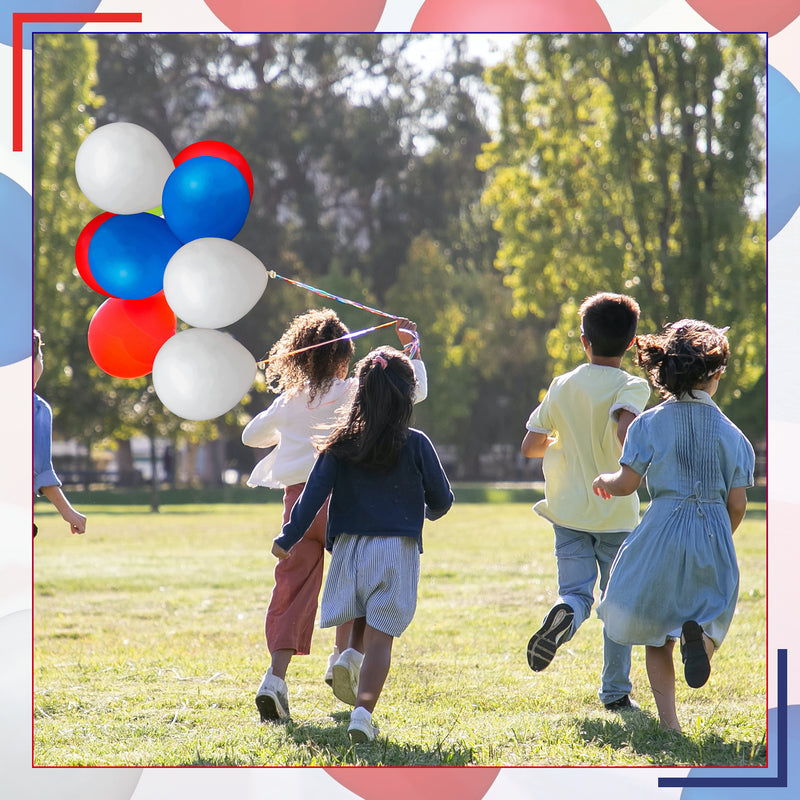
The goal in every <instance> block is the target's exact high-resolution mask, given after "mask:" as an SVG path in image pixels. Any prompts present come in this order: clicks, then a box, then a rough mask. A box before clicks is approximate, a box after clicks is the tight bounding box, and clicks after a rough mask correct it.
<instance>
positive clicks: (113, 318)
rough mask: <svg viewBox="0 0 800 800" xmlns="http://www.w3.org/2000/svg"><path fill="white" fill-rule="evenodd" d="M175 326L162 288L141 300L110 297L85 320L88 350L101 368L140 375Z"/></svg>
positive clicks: (129, 375)
mask: <svg viewBox="0 0 800 800" xmlns="http://www.w3.org/2000/svg"><path fill="white" fill-rule="evenodd" d="M177 327H178V320H177V318H176V317H175V313H174V312H173V310H172V309H171V308H170V307H169V305H168V303H167V300H166V298H165V297H164V292H163V291H162V292H158V293H157V294H154V295H152V296H151V297H145V298H144V299H143V300H121V299H120V298H117V297H111V298H109V299H108V300H106V301H105V302H104V303H103V304H102V305H101V306H100V308H98V309H97V311H95V312H94V316H93V317H92V320H91V322H90V323H89V352H90V353H91V354H92V358H93V359H94V363H95V364H97V366H98V367H100V369H102V370H103V372H107V373H108V374H109V375H113V376H114V377H116V378H140V377H142V376H143V375H148V374H149V373H150V372H152V371H153V361H155V357H156V354H157V353H158V351H159V350H160V349H161V345H163V344H164V342H166V341H167V339H169V338H170V337H171V336H174V335H175V331H176V330H177Z"/></svg>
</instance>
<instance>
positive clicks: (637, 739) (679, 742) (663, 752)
mask: <svg viewBox="0 0 800 800" xmlns="http://www.w3.org/2000/svg"><path fill="white" fill-rule="evenodd" d="M580 735H581V738H582V739H583V740H584V741H585V742H586V743H587V744H590V743H591V744H595V745H597V744H600V745H602V746H604V747H610V748H611V749H613V750H625V749H630V750H632V751H634V752H635V753H637V754H638V755H644V756H646V757H647V758H648V760H649V761H650V762H652V764H653V766H661V767H669V766H695V767H766V765H767V747H766V743H765V742H764V741H758V742H753V741H726V740H725V739H723V738H722V737H720V736H717V735H716V734H712V733H707V734H703V735H700V736H689V735H686V734H685V733H675V732H672V731H662V730H661V729H660V728H659V726H658V718H657V717H655V716H653V715H652V714H650V713H649V712H647V711H630V712H626V713H624V714H620V715H618V716H616V717H615V718H614V719H612V720H600V719H597V718H588V717H587V718H584V720H583V722H582V724H581V726H580Z"/></svg>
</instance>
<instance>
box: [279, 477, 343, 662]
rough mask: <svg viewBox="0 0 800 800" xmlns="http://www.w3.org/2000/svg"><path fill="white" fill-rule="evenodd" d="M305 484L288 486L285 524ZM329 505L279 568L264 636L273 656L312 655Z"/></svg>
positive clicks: (284, 494) (284, 504)
mask: <svg viewBox="0 0 800 800" xmlns="http://www.w3.org/2000/svg"><path fill="white" fill-rule="evenodd" d="M304 486H305V484H304V483H295V484H293V485H292V486H287V487H286V489H284V492H283V522H284V523H285V522H287V521H288V519H289V514H290V513H291V511H292V506H293V505H294V503H295V501H296V500H297V498H298V497H299V496H300V493H301V492H302V491H303V487H304ZM327 521H328V504H327V503H326V504H325V505H324V506H323V507H322V508H321V509H320V510H319V513H318V514H317V516H316V517H315V518H314V521H313V522H312V523H311V527H310V528H309V529H308V530H307V531H306V533H305V535H304V536H303V538H302V539H301V540H300V541H299V542H298V543H297V544H296V545H295V546H294V547H293V548H292V549H291V550H290V551H289V557H288V558H284V559H283V560H281V561H278V563H277V564H276V566H275V586H274V588H273V589H272V597H271V598H270V601H269V607H268V608H267V618H266V621H265V623H264V632H265V634H266V637H267V648H268V649H269V652H270V653H274V652H275V651H276V650H293V651H294V653H295V655H300V656H305V655H308V653H309V652H310V651H311V636H312V634H313V632H314V620H315V619H316V616H317V604H318V602H319V591H320V588H321V587H322V570H323V564H324V560H325V526H326V524H327Z"/></svg>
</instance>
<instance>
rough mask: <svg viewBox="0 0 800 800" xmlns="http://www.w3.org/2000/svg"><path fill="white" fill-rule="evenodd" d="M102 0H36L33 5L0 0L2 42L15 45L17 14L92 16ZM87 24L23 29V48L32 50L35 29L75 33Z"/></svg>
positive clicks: (41, 24) (46, 24)
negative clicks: (32, 33) (32, 29)
mask: <svg viewBox="0 0 800 800" xmlns="http://www.w3.org/2000/svg"><path fill="white" fill-rule="evenodd" d="M99 5H100V0H35V2H32V3H21V2H18V1H17V2H13V0H6V2H3V0H0V42H2V43H3V44H7V45H8V46H9V47H11V46H12V43H13V17H12V14H14V13H15V12H28V13H34V12H35V13H37V14H84V13H85V14H91V13H93V12H94V11H96V10H97V7H98V6H99ZM85 24H86V23H85V22H37V23H36V24H35V25H33V24H32V23H31V24H28V25H24V26H23V28H22V46H23V47H24V48H25V50H30V49H31V39H32V37H31V31H30V28H31V27H34V28H35V29H36V32H37V33H40V32H45V31H51V32H52V31H60V32H65V33H74V32H75V31H79V30H80V29H81V28H82V27H83V26H84V25H85Z"/></svg>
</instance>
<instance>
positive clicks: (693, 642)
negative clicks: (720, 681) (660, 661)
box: [681, 620, 711, 689]
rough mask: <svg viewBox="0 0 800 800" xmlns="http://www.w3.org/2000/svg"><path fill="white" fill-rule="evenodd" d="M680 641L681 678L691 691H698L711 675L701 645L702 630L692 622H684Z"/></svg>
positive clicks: (706, 655) (704, 649) (709, 666)
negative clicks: (684, 679)
mask: <svg viewBox="0 0 800 800" xmlns="http://www.w3.org/2000/svg"><path fill="white" fill-rule="evenodd" d="M681 639H682V641H681V658H682V659H683V677H684V678H686V683H687V684H688V685H689V686H690V687H691V688H692V689H699V688H700V687H701V686H705V684H706V681H708V677H709V675H711V663H710V662H709V660H708V653H706V648H705V644H704V643H703V628H702V627H701V626H700V625H698V624H697V623H696V622H695V621H694V620H689V621H688V622H684V623H683V627H682V628H681Z"/></svg>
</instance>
